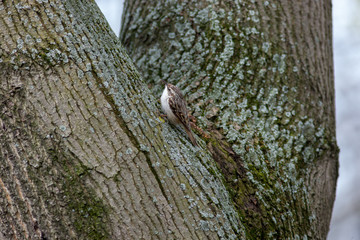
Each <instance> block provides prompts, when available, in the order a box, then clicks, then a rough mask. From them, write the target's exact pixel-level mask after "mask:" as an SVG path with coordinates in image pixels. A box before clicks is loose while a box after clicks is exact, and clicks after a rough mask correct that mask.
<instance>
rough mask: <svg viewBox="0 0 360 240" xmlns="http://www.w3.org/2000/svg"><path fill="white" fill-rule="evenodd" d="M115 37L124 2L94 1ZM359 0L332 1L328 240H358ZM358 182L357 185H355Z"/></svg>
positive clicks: (359, 143) (114, 0)
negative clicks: (333, 184)
mask: <svg viewBox="0 0 360 240" xmlns="http://www.w3.org/2000/svg"><path fill="white" fill-rule="evenodd" d="M96 2H97V3H98V5H99V7H100V9H101V11H102V12H103V13H104V15H105V17H106V18H107V20H108V21H109V23H110V25H111V27H112V29H113V31H114V32H115V34H116V35H119V32H120V21H121V13H122V9H123V0H96ZM359 12H360V0H333V37H334V39H333V42H334V61H335V91H336V121H337V123H336V128H337V129H336V132H337V141H338V145H339V147H340V172H339V174H340V175H339V179H338V184H337V191H336V201H335V206H334V211H333V215H332V221H331V225H330V232H329V235H328V240H339V239H341V240H348V239H353V240H360V161H358V160H360V14H359ZM356 183H359V186H358V185H356Z"/></svg>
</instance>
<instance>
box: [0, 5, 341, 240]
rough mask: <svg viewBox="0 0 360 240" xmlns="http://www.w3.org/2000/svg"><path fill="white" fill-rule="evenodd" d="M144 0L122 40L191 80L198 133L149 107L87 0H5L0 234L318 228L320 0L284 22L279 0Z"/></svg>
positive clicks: (327, 58)
mask: <svg viewBox="0 0 360 240" xmlns="http://www.w3.org/2000/svg"><path fill="white" fill-rule="evenodd" d="M140 4H142V5H140ZM146 4H147V5H148V4H149V3H148V2H143V3H140V2H136V1H132V2H131V4H128V7H129V9H128V12H127V14H126V16H125V20H126V21H125V25H124V26H125V27H124V33H125V32H126V34H125V35H123V36H124V37H123V40H124V42H125V44H126V46H127V47H128V49H129V50H130V52H131V54H132V56H134V59H135V61H136V63H137V64H138V65H139V66H140V69H141V72H142V73H143V74H144V76H145V80H146V82H147V83H149V84H150V85H154V83H157V81H158V79H159V77H164V78H166V79H167V80H169V81H171V82H174V83H177V84H178V85H179V86H180V87H181V88H182V89H183V90H184V91H185V92H186V93H188V96H189V99H190V102H191V104H192V106H193V109H194V112H193V114H194V115H196V116H197V120H198V122H197V125H198V126H199V127H198V128H197V130H196V132H197V133H198V139H199V143H200V145H201V147H200V148H195V147H193V146H192V145H191V143H190V142H189V141H188V139H187V138H186V135H185V134H184V133H183V132H181V131H179V130H177V129H175V128H173V127H172V126H170V125H169V124H168V123H166V122H163V121H161V119H159V118H158V114H157V111H158V109H159V107H158V103H157V100H156V98H157V97H158V96H157V95H153V93H152V92H151V91H150V90H149V89H148V87H147V85H146V84H145V83H144V81H143V80H142V79H141V77H140V74H139V73H138V71H137V70H136V68H135V67H134V66H133V64H132V61H131V60H130V59H129V57H128V56H127V55H126V53H125V51H124V50H123V49H122V47H121V45H120V43H119V40H118V39H117V38H116V36H115V35H114V34H113V33H112V32H111V30H110V28H109V26H108V24H107V23H106V21H105V20H104V17H103V15H102V14H101V12H100V11H99V9H98V8H97V6H96V5H95V3H94V2H93V1H85V0H83V1H75V0H68V1H60V0H43V1H33V0H28V1H25V0H22V1H20V0H19V1H0V16H1V18H0V163H1V164H0V239H139V238H144V239H149V238H160V239H205V238H210V239H218V238H225V239H237V238H257V237H269V236H273V237H274V238H278V237H289V238H295V237H297V236H298V237H301V238H303V237H305V236H308V237H314V238H315V237H317V238H322V237H324V236H325V235H326V233H327V229H328V222H329V219H330V215H331V206H332V202H333V198H334V189H335V180H336V174H337V172H336V170H337V156H336V151H337V150H336V145H335V140H334V134H335V133H334V129H333V127H334V112H333V86H332V80H333V76H332V60H331V31H330V27H331V22H327V23H326V22H324V21H325V20H327V19H328V20H330V8H329V6H328V5H326V3H323V2H317V3H316V4H317V5H315V6H311V3H308V5H304V6H303V7H302V6H297V5H298V4H299V3H296V4H295V5H294V6H295V7H296V8H294V11H293V12H292V14H294V15H295V16H297V17H299V18H300V19H301V18H302V15H299V14H297V13H295V9H302V10H301V11H304V12H307V13H309V14H310V15H309V16H307V17H303V18H304V19H303V22H301V24H300V25H299V26H298V27H299V29H298V28H296V27H293V28H291V29H287V28H285V26H286V24H289V25H291V23H292V22H286V21H283V20H284V19H288V18H289V19H292V18H291V16H292V15H291V14H285V13H287V12H286V11H285V10H286V6H285V5H284V4H281V3H279V4H278V5H272V4H271V3H270V4H263V3H261V4H260V3H258V4H255V3H252V4H249V5H248V6H246V7H245V6H244V7H243V6H238V4H237V3H236V2H235V3H231V4H230V3H229V2H222V3H221V4H220V5H219V4H218V3H216V2H213V3H205V2H204V3H192V2H185V1H181V3H179V4H176V3H169V2H168V1H165V3H163V5H158V6H146ZM196 4H199V5H198V6H196V7H197V9H194V8H195V5H196ZM208 4H209V5H208ZM145 6H146V8H143V7H145ZM294 6H292V7H294ZM323 6H326V8H324V9H322V7H323ZM188 7H189V8H188ZM287 7H289V6H287ZM308 8H315V9H316V10H317V11H318V13H323V14H320V15H319V17H315V15H312V14H311V12H310V11H309V9H308ZM187 9H193V10H196V11H195V12H193V11H192V10H191V11H188V10H187ZM284 9H285V10H284ZM306 10H308V11H306ZM260 13H261V14H263V15H261V16H260ZM131 14H133V18H132V19H131V18H130V15H131ZM154 14H155V15H154ZM247 15H248V17H249V19H247V17H245V16H247ZM273 18H274V19H276V20H277V21H279V22H280V21H281V22H282V23H283V24H284V25H268V24H266V23H267V21H271V19H273ZM194 19H195V20H196V19H197V20H196V21H198V22H196V21H194ZM234 19H235V20H236V19H238V20H240V21H242V23H244V25H242V24H239V23H238V22H237V21H235V20H234ZM251 19H253V20H251ZM252 21H253V22H252ZM309 21H310V22H309ZM260 23H261V25H259V24H260ZM307 23H308V24H307ZM312 23H313V24H315V23H316V24H319V25H316V26H315V27H314V28H313V27H312V28H309V27H308V26H311V24H312ZM325 23H326V24H325ZM294 24H295V23H294ZM255 25H256V26H255ZM291 26H293V25H291ZM294 26H295V25H294ZM306 31H308V32H306ZM155 32H157V33H159V35H154V33H155ZM303 32H306V36H307V37H305V38H302V39H301V41H300V40H299V41H295V39H297V38H296V37H297V36H300V34H302V33H303ZM279 33H282V34H283V36H282V38H284V41H280V40H281V39H280V40H278V39H279V35H280V34H279ZM203 34H205V36H204V35H203ZM297 34H298V35H297ZM138 37H140V38H141V41H137V40H136V39H137V38H138ZM180 37H181V38H182V39H183V40H182V41H179V40H180V39H179V38H180ZM176 38H177V39H176ZM266 39H267V40H266ZM204 40H206V41H207V42H205V41H204ZM163 43H166V45H164V44H163ZM173 44H178V45H173ZM304 46H307V47H306V48H304ZM240 47H241V48H240ZM136 49H137V50H136ZM138 50H140V51H142V52H140V51H138ZM239 50H241V52H240V51H239ZM179 51H180V52H179ZM200 53H201V54H200ZM141 59H143V60H141ZM220 60H221V61H220ZM160 62H161V64H160ZM157 63H159V64H158V65H156V64H157ZM152 64H153V65H152ZM239 64H240V65H239ZM295 70H296V71H295ZM170 73H171V74H170ZM294 80H297V81H298V82H294ZM279 84H281V87H280V86H279ZM305 88H307V89H305ZM153 90H154V91H153V92H154V93H156V94H157V93H158V91H159V87H155V88H153ZM204 90H207V92H205V91H204ZM205 93H206V94H205ZM220 93H221V94H220ZM306 94H307V95H306ZM200 96H203V97H202V98H201V99H200V98H199V97H200ZM310 99H311V101H310ZM320 103H321V104H320ZM201 139H202V140H201ZM320 190H321V191H320ZM320 201H322V204H320ZM321 218H322V219H321ZM258 224H260V225H258ZM259 226H260V227H259Z"/></svg>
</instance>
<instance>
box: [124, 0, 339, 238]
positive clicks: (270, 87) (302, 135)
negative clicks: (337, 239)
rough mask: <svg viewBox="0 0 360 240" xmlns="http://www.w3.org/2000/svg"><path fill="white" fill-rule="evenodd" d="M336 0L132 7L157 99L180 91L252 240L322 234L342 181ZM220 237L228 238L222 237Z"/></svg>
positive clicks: (127, 12)
mask: <svg viewBox="0 0 360 240" xmlns="http://www.w3.org/2000/svg"><path fill="white" fill-rule="evenodd" d="M331 31H332V22H331V1H329V0H327V1H325V0H322V1H316V2H314V1H298V2H296V1H295V2H291V3H290V2H289V1H284V0H282V1H277V2H270V1H253V0H251V1H248V0H245V1H230V0H225V1H195V0H193V1H191V0H189V1H177V2H176V1H141V0H132V1H126V3H125V9H124V16H123V24H122V30H121V34H120V38H121V41H122V43H123V44H124V46H125V48H126V49H127V51H128V53H129V55H130V56H131V57H132V59H133V60H134V62H135V64H136V65H137V66H138V69H139V70H140V72H141V73H142V75H143V76H144V79H145V81H146V82H147V83H148V86H149V87H150V88H151V89H152V91H153V93H154V95H156V96H159V95H160V91H161V90H162V86H161V85H160V84H159V80H160V79H164V80H166V81H168V82H170V83H173V84H176V85H177V86H178V87H180V88H181V89H182V90H183V91H184V93H185V95H187V99H188V102H189V103H190V105H191V110H192V114H193V116H195V117H196V119H197V122H196V124H197V134H198V135H200V136H202V138H203V139H204V140H205V142H206V143H207V148H208V151H209V152H210V153H211V154H212V156H213V159H214V160H215V161H216V163H217V166H218V168H219V169H220V172H221V174H222V178H223V179H224V183H225V186H226V188H227V191H228V192H229V194H230V197H231V200H232V202H233V203H234V205H235V208H236V211H237V214H238V216H239V217H240V219H241V225H242V226H243V228H244V229H245V235H246V238H248V239H269V238H274V239H299V238H300V239H309V238H311V239H325V238H326V235H327V232H328V230H329V223H330V218H331V212H332V206H333V202H334V198H335V187H336V180H337V176H338V173H337V171H338V149H337V146H336V140H335V113H334V84H333V81H334V77H333V59H332V32H331ZM218 237H220V236H218Z"/></svg>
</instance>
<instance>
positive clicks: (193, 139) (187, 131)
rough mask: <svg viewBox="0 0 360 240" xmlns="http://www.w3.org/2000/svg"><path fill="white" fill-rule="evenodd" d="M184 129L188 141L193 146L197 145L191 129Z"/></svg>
mask: <svg viewBox="0 0 360 240" xmlns="http://www.w3.org/2000/svg"><path fill="white" fill-rule="evenodd" d="M185 131H186V133H187V135H188V136H189V138H190V141H191V142H192V144H193V145H194V146H195V147H197V146H199V145H198V144H197V141H196V139H195V137H194V135H193V133H192V131H191V130H190V129H185Z"/></svg>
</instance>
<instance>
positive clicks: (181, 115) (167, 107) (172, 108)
mask: <svg viewBox="0 0 360 240" xmlns="http://www.w3.org/2000/svg"><path fill="white" fill-rule="evenodd" d="M161 82H162V83H163V84H165V89H164V91H163V93H162V95H161V108H162V109H163V111H164V113H166V116H167V118H168V119H169V121H170V122H171V123H172V124H174V125H181V126H182V127H183V128H184V129H185V131H186V133H187V135H188V136H189V138H190V141H191V142H192V144H193V145H194V146H198V144H197V142H196V139H195V137H194V135H193V133H192V131H191V128H190V122H189V116H188V110H187V108H186V105H187V104H186V101H185V99H184V96H183V95H182V93H181V91H180V89H179V88H177V87H176V86H174V85H172V84H170V83H167V82H165V81H164V80H161Z"/></svg>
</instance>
